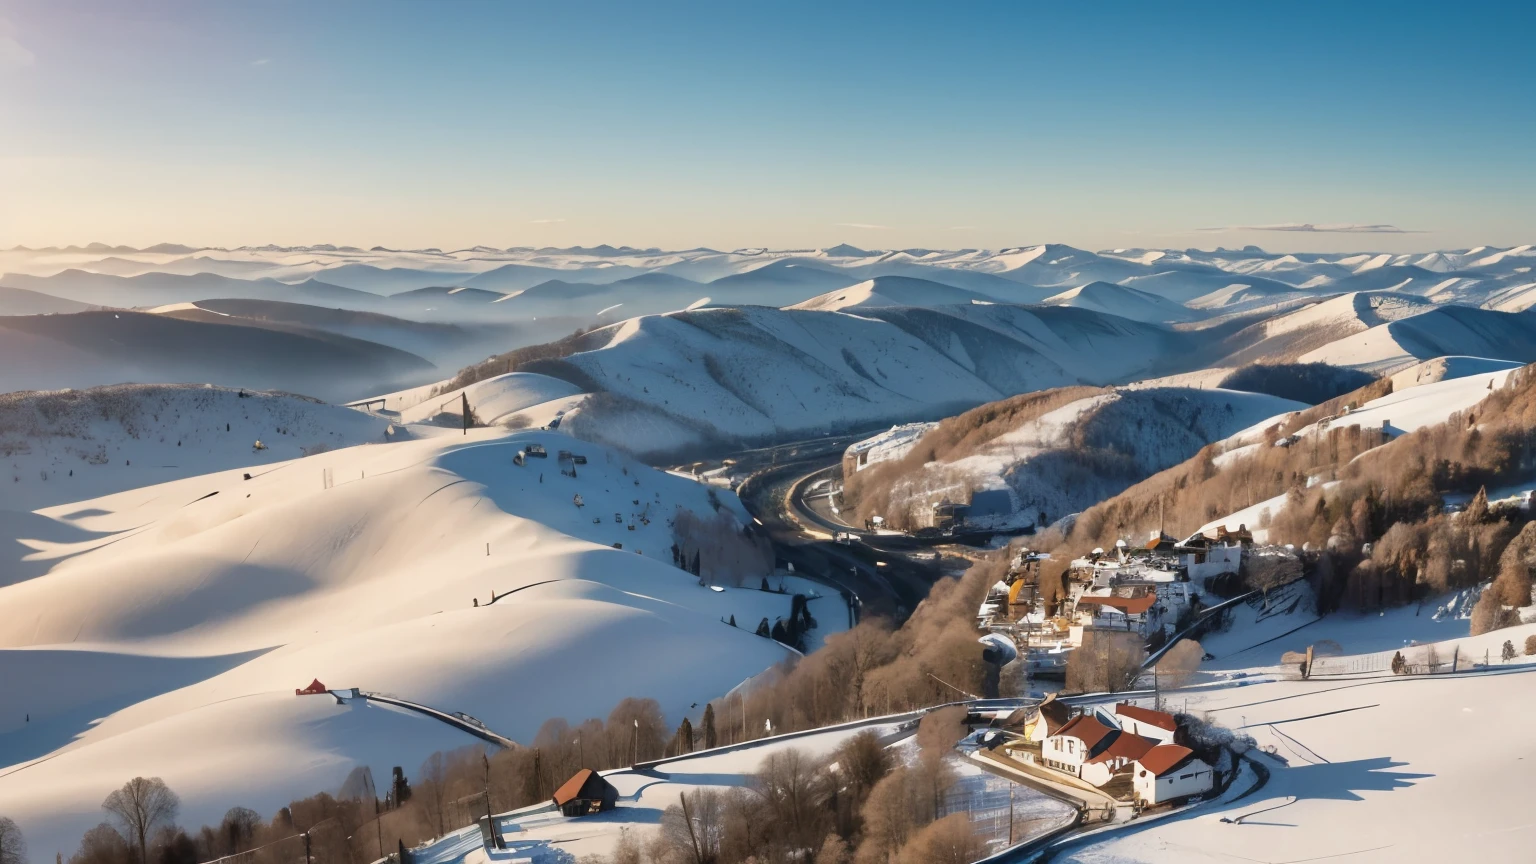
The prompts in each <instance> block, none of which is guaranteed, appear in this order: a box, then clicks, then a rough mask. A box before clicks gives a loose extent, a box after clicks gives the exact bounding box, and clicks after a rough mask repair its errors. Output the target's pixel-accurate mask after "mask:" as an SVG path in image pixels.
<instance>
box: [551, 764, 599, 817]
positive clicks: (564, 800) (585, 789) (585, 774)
mask: <svg viewBox="0 0 1536 864" xmlns="http://www.w3.org/2000/svg"><path fill="white" fill-rule="evenodd" d="M594 779H595V780H596V781H597V782H596V783H593V782H592V781H593V780H594ZM605 785H607V781H606V780H604V779H603V778H602V776H601V775H599V774H598V773H597V772H596V771H593V770H592V769H591V768H583V769H581V770H580V771H577V772H576V773H575V774H572V775H571V779H569V780H567V781H565V782H564V783H563V784H561V786H560V788H559V789H556V790H555V794H554V799H555V806H556V807H564V806H565V805H567V804H569V803H571V802H572V801H575V800H576V799H577V798H600V797H602V787H603V786H605ZM589 787H590V788H589Z"/></svg>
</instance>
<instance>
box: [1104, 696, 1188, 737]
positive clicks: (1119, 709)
mask: <svg viewBox="0 0 1536 864" xmlns="http://www.w3.org/2000/svg"><path fill="white" fill-rule="evenodd" d="M1115 713H1116V714H1118V715H1119V716H1121V717H1129V718H1131V719H1132V720H1135V721H1136V722H1138V723H1145V724H1147V725H1148V726H1156V727H1157V728H1159V729H1167V730H1168V731H1169V732H1173V731H1176V730H1177V729H1178V728H1179V724H1178V722H1177V721H1175V720H1174V719H1173V715H1172V714H1169V713H1167V712H1165V711H1153V710H1152V709H1151V708H1137V707H1136V706H1135V705H1132V704H1130V703H1129V702H1121V703H1120V704H1118V705H1116V706H1115Z"/></svg>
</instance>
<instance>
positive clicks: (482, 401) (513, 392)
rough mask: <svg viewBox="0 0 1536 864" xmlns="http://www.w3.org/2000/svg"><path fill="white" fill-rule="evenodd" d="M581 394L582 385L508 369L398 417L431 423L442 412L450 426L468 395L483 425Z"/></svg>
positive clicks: (458, 417)
mask: <svg viewBox="0 0 1536 864" xmlns="http://www.w3.org/2000/svg"><path fill="white" fill-rule="evenodd" d="M581 393H582V390H581V388H579V387H577V386H576V385H574V384H571V383H570V382H568V381H561V380H560V379H559V378H551V377H549V376H548V375H538V374H535V373H532V372H508V373H507V374H505V375H497V376H496V377H495V378H487V379H486V380H484V381H477V382H475V383H474V384H471V385H469V386H468V387H462V388H459V389H457V390H449V391H446V392H443V393H440V394H438V395H437V396H434V397H432V398H430V399H426V400H424V401H422V402H421V403H419V404H417V405H413V406H411V407H410V408H406V409H405V410H403V411H400V412H399V416H400V420H401V422H404V423H431V422H434V421H435V420H436V418H438V417H439V416H444V415H445V416H446V417H448V418H450V419H448V420H447V421H445V422H447V423H449V425H459V424H461V423H462V422H463V417H464V408H463V399H464V398H465V397H467V398H468V399H469V409H470V411H472V412H474V415H475V419H476V420H478V421H479V422H480V423H481V424H483V425H486V426H494V425H497V424H499V423H502V422H503V421H505V420H507V419H508V418H510V417H511V416H513V415H514V414H518V413H520V412H523V411H527V410H528V409H531V408H536V407H537V406H540V405H544V404H545V403H549V402H554V401H568V400H572V399H573V397H578V396H580V395H581ZM384 404H385V407H386V409H388V408H390V407H391V406H390V402H389V399H388V397H385V403H384ZM576 404H580V402H579V400H577V401H574V402H572V405H571V407H575V405H576ZM547 422H548V421H547V420H546V421H543V422H541V423H539V424H538V425H543V423H547Z"/></svg>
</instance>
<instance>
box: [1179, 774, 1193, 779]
mask: <svg viewBox="0 0 1536 864" xmlns="http://www.w3.org/2000/svg"><path fill="white" fill-rule="evenodd" d="M1193 776H1195V775H1193V774H1180V775H1179V779H1180V780H1188V779H1189V778H1191V777H1193Z"/></svg>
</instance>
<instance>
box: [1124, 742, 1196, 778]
mask: <svg viewBox="0 0 1536 864" xmlns="http://www.w3.org/2000/svg"><path fill="white" fill-rule="evenodd" d="M1193 755H1195V751H1193V750H1191V749H1189V748H1188V747H1180V746H1179V745H1177V744H1159V745H1157V746H1156V747H1153V748H1152V749H1151V750H1148V751H1147V755H1145V756H1143V757H1141V758H1140V759H1137V760H1136V762H1137V763H1138V764H1140V765H1141V767H1142V770H1145V771H1151V772H1152V776H1153V777H1161V776H1163V775H1164V774H1167V773H1168V772H1169V771H1172V770H1174V769H1175V768H1177V767H1179V766H1180V765H1182V764H1184V762H1185V760H1187V759H1189V757H1191V756H1193Z"/></svg>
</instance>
